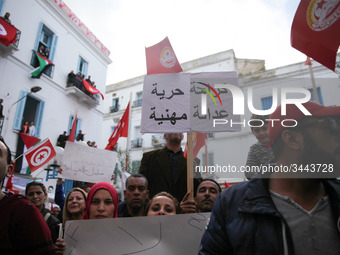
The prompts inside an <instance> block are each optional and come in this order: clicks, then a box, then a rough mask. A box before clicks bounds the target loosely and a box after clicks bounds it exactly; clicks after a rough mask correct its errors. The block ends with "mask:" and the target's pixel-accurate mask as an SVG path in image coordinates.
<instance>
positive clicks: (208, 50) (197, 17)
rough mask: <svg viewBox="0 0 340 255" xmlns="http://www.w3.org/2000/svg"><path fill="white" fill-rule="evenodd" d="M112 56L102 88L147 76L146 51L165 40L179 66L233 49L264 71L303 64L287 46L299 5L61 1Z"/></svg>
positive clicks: (292, 1)
mask: <svg viewBox="0 0 340 255" xmlns="http://www.w3.org/2000/svg"><path fill="white" fill-rule="evenodd" d="M63 1H64V2H65V4H66V5H68V6H69V7H70V8H71V10H72V11H73V12H74V13H75V14H76V15H77V16H78V18H79V19H80V20H81V21H82V22H83V23H84V24H85V25H86V26H87V27H88V28H89V29H90V30H91V31H92V32H93V33H94V34H95V35H96V37H97V38H98V39H99V40H100V41H101V42H102V43H103V44H104V45H105V46H106V47H107V48H108V49H109V50H110V51H111V54H110V58H111V60H112V61H113V63H112V64H111V65H109V68H108V75H107V81H106V84H112V83H116V82H120V81H123V80H126V79H130V78H134V77H136V76H139V75H144V74H145V73H146V63H145V47H149V46H152V45H154V44H156V43H158V42H159V41H161V40H163V39H164V37H166V36H168V37H169V40H170V42H171V45H172V47H173V49H174V51H175V53H176V56H177V58H178V60H179V62H181V63H183V62H187V61H190V60H193V59H196V58H200V57H204V56H207V55H210V54H214V53H218V52H221V51H225V50H229V49H233V50H234V52H235V55H236V57H237V58H249V59H264V60H265V61H266V69H271V68H275V67H279V66H284V65H288V64H293V63H296V62H300V61H304V60H305V59H306V57H305V55H303V54H302V53H300V52H299V51H297V50H295V49H294V48H292V47H291V46H290V29H291V24H292V21H293V18H294V14H295V11H296V9H297V7H298V4H299V2H300V1H299V0H96V1H94V0H63Z"/></svg>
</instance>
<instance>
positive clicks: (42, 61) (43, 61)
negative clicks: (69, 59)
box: [31, 51, 54, 79]
mask: <svg viewBox="0 0 340 255" xmlns="http://www.w3.org/2000/svg"><path fill="white" fill-rule="evenodd" d="M34 53H35V55H36V57H37V59H38V61H39V66H38V67H37V68H35V69H34V70H33V71H32V72H31V75H32V78H37V79H39V78H40V76H41V75H42V73H43V72H44V71H45V70H46V69H47V68H49V67H50V66H53V65H54V64H53V63H52V62H51V61H49V60H48V59H47V58H45V57H43V56H41V55H40V54H39V53H38V52H36V51H35V52H34Z"/></svg>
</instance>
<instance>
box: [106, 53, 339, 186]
mask: <svg viewBox="0 0 340 255" xmlns="http://www.w3.org/2000/svg"><path fill="white" fill-rule="evenodd" d="M339 61H340V60H339V56H338V62H339ZM182 68H183V71H184V72H190V73H197V72H228V71H236V72H237V73H238V76H239V79H238V83H239V88H240V89H241V90H242V91H243V94H244V98H245V100H244V102H245V103H244V104H245V105H244V106H245V107H244V108H245V114H244V115H241V121H240V124H239V125H240V126H241V131H240V132H231V133H228V132H220V133H211V134H208V139H207V143H206V144H207V156H206V155H205V153H206V151H205V148H202V149H201V151H200V153H199V154H198V158H200V159H201V166H205V165H206V159H207V160H208V166H213V168H211V169H210V170H214V169H215V172H209V173H206V172H202V173H201V175H202V176H203V177H204V176H211V174H212V175H215V177H216V178H217V179H218V180H219V182H220V183H224V181H227V182H231V183H233V182H239V181H243V180H244V179H245V177H244V174H243V173H240V172H239V171H240V170H241V168H242V166H244V165H245V163H246V160H247V155H248V151H249V148H250V146H251V145H252V144H254V143H255V142H256V138H255V137H254V136H253V134H252V132H251V128H250V127H249V125H248V124H247V122H248V120H249V118H250V116H251V112H250V110H249V109H248V105H247V100H248V93H249V91H250V92H252V94H253V96H252V104H253V106H254V108H255V109H258V110H267V109H270V108H271V106H272V102H273V96H274V97H275V95H277V96H278V104H281V103H280V102H281V101H280V95H281V88H283V87H286V88H289V87H300V88H305V89H308V90H310V91H311V92H312V83H311V75H310V72H309V68H308V66H306V65H304V63H297V64H292V65H288V66H283V67H279V68H276V69H272V70H265V66H264V61H263V60H250V59H237V58H236V57H235V54H234V52H233V51H232V50H228V51H225V52H221V53H217V54H213V55H210V56H207V57H202V58H200V59H196V60H192V61H189V62H186V63H183V64H182ZM312 69H313V73H314V76H315V83H316V89H317V91H318V95H319V98H320V103H321V104H323V105H325V106H331V105H340V79H339V76H338V75H337V74H336V73H334V72H332V71H330V70H328V69H327V68H325V67H323V66H322V65H320V64H318V63H317V62H315V61H312ZM143 80H144V76H139V77H136V78H132V79H130V80H126V81H122V82H119V83H116V84H110V85H108V86H107V87H106V100H105V105H104V107H105V111H106V112H107V113H106V114H105V116H104V125H103V128H104V129H103V134H106V135H104V136H103V138H104V140H103V141H102V142H103V143H105V142H106V143H107V138H108V137H109V136H110V134H111V133H112V131H113V129H114V127H115V126H116V125H117V123H118V121H119V120H120V118H121V116H122V114H123V113H124V111H125V108H126V106H127V104H128V101H129V99H130V94H131V95H132V101H133V105H132V113H131V114H132V117H131V124H130V131H131V132H130V139H131V146H130V147H131V149H130V158H131V166H132V171H138V167H139V164H140V160H141V159H142V156H143V153H144V152H146V151H150V150H154V149H156V148H160V147H162V146H164V145H165V141H164V140H163V134H143V135H142V134H141V133H140V124H141V106H142V101H143V100H142V98H143V94H142V90H143ZM273 88H276V90H277V93H276V92H275V91H276V90H275V89H274V90H273ZM274 92H275V93H274ZM273 93H274V94H273ZM290 96H291V97H292V98H299V96H300V97H301V95H299V94H298V93H295V94H294V93H293V94H292V95H290ZM275 108H276V107H274V109H275ZM126 142H127V139H126V138H120V139H119V141H118V148H119V149H120V150H122V151H126ZM182 145H183V146H182V147H183V149H184V146H185V141H184V142H183V144H182ZM234 170H236V172H237V173H234Z"/></svg>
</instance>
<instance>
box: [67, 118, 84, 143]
mask: <svg viewBox="0 0 340 255" xmlns="http://www.w3.org/2000/svg"><path fill="white" fill-rule="evenodd" d="M73 120H74V116H73V115H70V117H69V120H68V135H70V133H71V129H72V124H73ZM79 130H81V119H79V118H77V124H76V133H75V136H74V138H76V137H77V135H78V133H79Z"/></svg>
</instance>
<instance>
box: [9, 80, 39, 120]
mask: <svg viewBox="0 0 340 255" xmlns="http://www.w3.org/2000/svg"><path fill="white" fill-rule="evenodd" d="M40 90H41V87H39V86H35V87H32V88H31V92H29V93H27V94H26V95H24V96H23V97H22V98H19V100H18V101H16V102H14V103H13V104H12V105H11V106H10V107H9V109H8V113H9V111H10V110H11V108H12V106H13V105H15V104H17V103H18V102H20V101H21V100H23V99H24V98H25V97H27V96H28V95H30V94H32V93H36V92H38V91H40ZM7 119H8V114H7Z"/></svg>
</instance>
